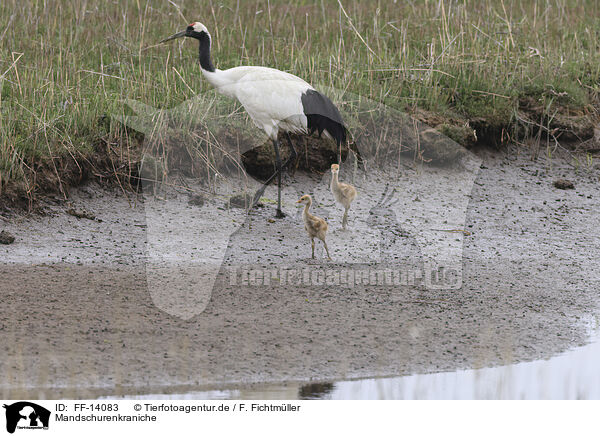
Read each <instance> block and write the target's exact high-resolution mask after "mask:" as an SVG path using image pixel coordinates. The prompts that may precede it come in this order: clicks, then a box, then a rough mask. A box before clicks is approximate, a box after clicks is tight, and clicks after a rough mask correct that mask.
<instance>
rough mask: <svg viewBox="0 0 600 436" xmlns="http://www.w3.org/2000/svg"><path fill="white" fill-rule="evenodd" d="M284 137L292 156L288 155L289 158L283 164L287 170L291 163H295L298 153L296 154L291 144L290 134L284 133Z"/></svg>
mask: <svg viewBox="0 0 600 436" xmlns="http://www.w3.org/2000/svg"><path fill="white" fill-rule="evenodd" d="M285 136H286V138H287V141H288V144H289V146H290V148H291V149H292V154H291V155H290V158H289V159H288V161H287V162H286V163H285V166H286V168H287V167H288V166H289V165H290V164H291V163H293V162H295V161H296V158H297V157H298V153H296V149H295V148H294V144H292V138H291V137H290V134H289V133H288V132H285Z"/></svg>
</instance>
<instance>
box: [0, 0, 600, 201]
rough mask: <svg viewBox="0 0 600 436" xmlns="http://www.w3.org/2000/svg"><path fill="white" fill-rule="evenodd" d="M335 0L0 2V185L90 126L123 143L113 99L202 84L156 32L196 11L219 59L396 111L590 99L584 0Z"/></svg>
mask: <svg viewBox="0 0 600 436" xmlns="http://www.w3.org/2000/svg"><path fill="white" fill-rule="evenodd" d="M523 3H524V4H523ZM342 4H343V7H344V10H342V9H341V8H340V4H339V3H338V1H337V0H336V1H332V0H296V1H288V0H286V1H283V0H270V1H263V0H260V1H244V2H241V1H227V0H225V1H219V2H217V1H206V2H197V1H181V0H174V1H173V2H168V1H159V0H151V1H143V0H136V1H134V0H123V1H116V2H104V1H97V0H73V1H69V2H65V1H57V0H45V1H41V0H20V1H16V0H4V1H2V2H1V3H0V194H1V193H2V191H1V190H2V189H3V188H4V187H5V186H6V185H7V184H10V183H17V184H20V185H21V186H23V188H24V189H25V190H26V191H27V192H35V191H36V190H37V189H38V186H36V182H35V178H34V177H33V176H32V174H35V171H36V169H37V168H40V167H42V166H44V165H46V166H48V165H50V166H51V165H53V163H54V160H53V159H51V158H53V157H54V158H55V157H60V156H65V155H71V156H73V157H74V158H76V159H86V157H87V156H89V155H90V153H93V150H94V144H96V143H98V142H99V141H104V142H107V143H112V142H116V143H118V144H119V145H120V148H119V153H121V154H122V155H127V154H128V153H129V149H130V148H132V147H135V146H136V144H135V143H134V142H133V141H130V140H128V139H127V138H128V137H127V136H126V134H125V131H124V129H123V128H122V126H120V125H119V124H118V123H115V122H112V123H102V122H100V121H99V120H101V119H102V117H103V116H104V115H106V114H118V113H124V111H125V110H126V109H125V108H124V105H123V103H122V100H124V99H134V100H138V101H140V102H143V103H145V104H147V105H151V106H155V107H164V108H168V107H174V106H176V105H178V104H179V103H181V102H183V101H185V100H186V99H189V98H191V97H192V96H194V95H195V94H197V93H199V92H202V91H204V90H207V89H208V86H207V84H206V83H205V82H204V81H203V80H202V78H201V74H200V72H199V68H198V65H197V63H196V56H197V47H196V44H195V43H192V42H190V41H185V42H183V41H182V42H176V43H171V44H167V45H160V46H158V45H156V43H157V41H159V40H160V39H161V38H163V37H165V36H168V35H170V34H172V33H174V32H175V31H178V30H181V29H183V28H185V26H186V25H187V24H188V23H189V22H191V21H196V20H199V21H202V22H203V23H204V24H206V25H207V27H208V28H209V30H210V31H211V33H212V35H213V58H214V61H215V64H216V65H217V67H219V68H222V69H223V68H230V67H234V66H238V65H246V64H249V65H267V66H273V67H276V68H280V69H283V70H286V71H289V72H291V73H294V74H297V75H300V76H301V77H303V78H305V79H306V80H307V81H309V82H312V83H313V84H315V85H316V86H319V85H321V86H331V87H335V88H339V89H344V90H348V91H351V92H353V93H355V94H360V95H363V96H366V97H369V98H371V99H373V100H376V101H381V102H384V103H386V104H388V105H391V106H393V107H394V108H397V109H400V110H409V111H410V110H414V109H415V108H419V109H422V110H425V111H429V112H431V113H434V114H439V115H441V116H446V115H447V116H450V115H451V116H454V117H456V116H458V117H462V118H464V119H465V120H470V119H474V118H484V119H486V120H490V121H491V122H493V123H495V124H497V125H504V126H508V125H510V124H511V123H514V122H515V119H514V114H515V111H517V110H518V108H519V101H520V100H521V99H522V98H524V97H530V98H532V99H534V100H535V101H536V102H537V103H539V105H540V107H542V108H543V110H544V111H545V112H546V113H547V114H548V117H550V116H551V114H553V113H555V112H556V111H557V110H560V111H569V112H570V113H572V114H585V113H590V111H594V110H595V107H594V101H595V99H596V98H597V95H598V90H599V89H600V88H599V83H600V82H599V78H600V20H598V19H597V17H598V16H600V4H599V3H598V2H597V1H595V0H553V1H550V2H546V1H541V0H539V1H529V2H521V1H516V0H513V1H509V0H505V1H503V0H483V1H452V2H450V1H437V0H436V1H412V2H405V1H398V2H397V3H393V2H392V1H391V0H390V1H379V2H359V1H358V0H344V1H342ZM346 14H347V16H346ZM56 172H57V173H58V172H59V170H58V169H56Z"/></svg>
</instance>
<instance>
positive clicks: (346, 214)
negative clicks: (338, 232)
mask: <svg viewBox="0 0 600 436" xmlns="http://www.w3.org/2000/svg"><path fill="white" fill-rule="evenodd" d="M347 224H348V208H347V207H346V208H345V210H344V218H343V219H342V229H344V230H346V225H347Z"/></svg>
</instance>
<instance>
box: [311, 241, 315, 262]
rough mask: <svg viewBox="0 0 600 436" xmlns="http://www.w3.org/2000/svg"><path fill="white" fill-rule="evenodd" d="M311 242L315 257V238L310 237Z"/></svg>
mask: <svg viewBox="0 0 600 436" xmlns="http://www.w3.org/2000/svg"><path fill="white" fill-rule="evenodd" d="M310 243H311V245H312V258H313V259H314V258H315V238H310Z"/></svg>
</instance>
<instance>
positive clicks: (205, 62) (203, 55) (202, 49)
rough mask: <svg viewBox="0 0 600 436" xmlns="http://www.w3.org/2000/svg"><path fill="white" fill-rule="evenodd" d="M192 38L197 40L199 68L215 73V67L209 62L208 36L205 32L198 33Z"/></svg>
mask: <svg viewBox="0 0 600 436" xmlns="http://www.w3.org/2000/svg"><path fill="white" fill-rule="evenodd" d="M194 38H196V39H197V40H198V42H199V43H200V46H199V48H198V57H199V59H200V66H201V67H202V69H203V70H206V71H210V72H211V73H214V72H215V67H214V65H213V63H212V61H211V60H210V35H209V34H208V33H206V32H199V33H196V35H194Z"/></svg>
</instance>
